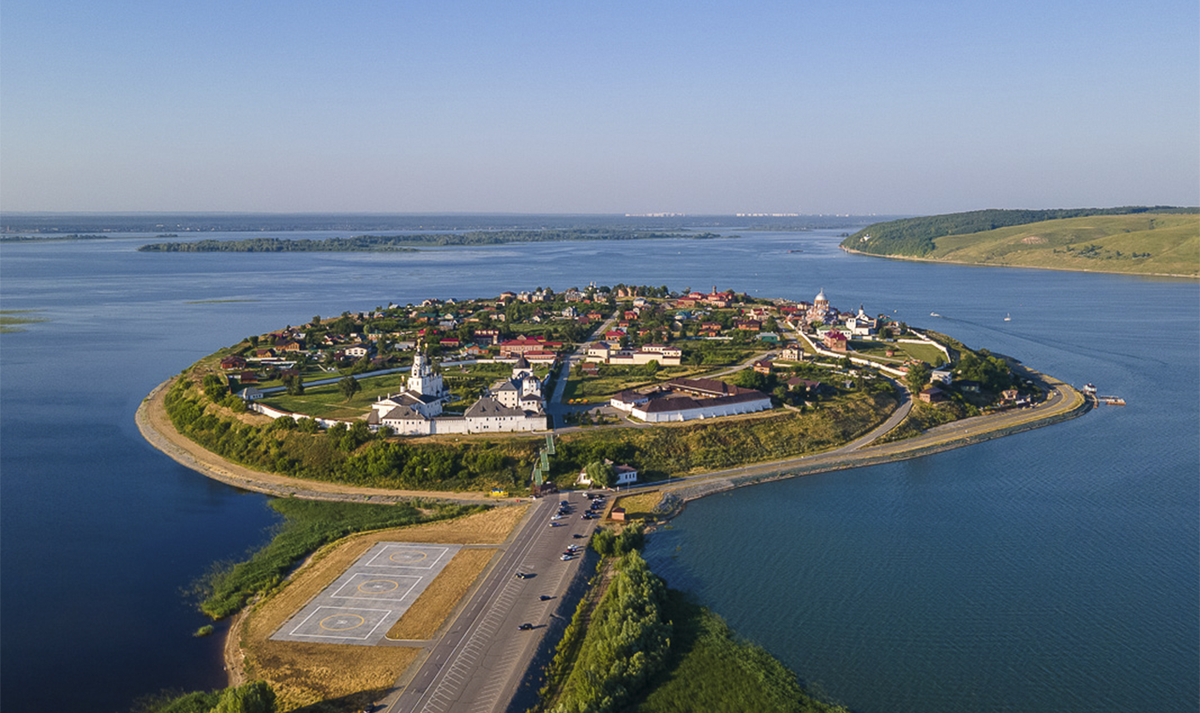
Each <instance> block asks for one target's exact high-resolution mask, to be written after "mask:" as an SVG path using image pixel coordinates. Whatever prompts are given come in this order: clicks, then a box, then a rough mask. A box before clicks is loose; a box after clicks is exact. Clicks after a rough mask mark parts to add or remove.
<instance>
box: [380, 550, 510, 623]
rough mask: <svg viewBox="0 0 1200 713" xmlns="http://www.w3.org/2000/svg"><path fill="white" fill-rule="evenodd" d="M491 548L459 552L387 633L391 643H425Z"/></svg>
mask: <svg viewBox="0 0 1200 713" xmlns="http://www.w3.org/2000/svg"><path fill="white" fill-rule="evenodd" d="M494 554H496V549H495V548H494V547H488V548H485V549H470V550H459V551H458V554H456V555H454V558H453V559H452V560H450V562H449V564H447V565H446V568H445V569H443V570H442V571H441V573H440V574H438V576H437V577H436V578H435V579H434V580H433V582H431V583H430V585H429V588H428V589H426V590H425V591H424V592H423V593H422V594H421V596H420V597H419V598H418V599H417V601H416V602H414V603H413V605H412V606H411V607H409V609H408V611H406V612H404V616H402V617H400V621H397V622H396V623H395V624H394V625H393V626H392V628H391V629H390V630H389V631H388V633H387V638H389V639H392V640H395V641H406V640H412V639H416V640H425V639H428V638H430V637H432V636H433V635H434V634H436V633H437V630H438V627H440V626H441V625H442V622H443V621H445V620H446V617H448V616H450V612H451V611H453V610H454V607H455V605H457V604H458V601H459V600H460V599H462V598H463V595H464V594H466V593H467V590H469V589H470V588H471V585H472V584H474V583H475V579H476V578H477V577H479V574H480V573H481V572H483V570H484V568H485V567H487V563H488V562H490V561H491V559H492V555H494Z"/></svg>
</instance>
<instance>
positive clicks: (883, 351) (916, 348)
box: [851, 339, 946, 366]
mask: <svg viewBox="0 0 1200 713" xmlns="http://www.w3.org/2000/svg"><path fill="white" fill-rule="evenodd" d="M851 347H853V348H854V350H855V351H857V352H858V353H859V354H861V355H863V356H866V357H878V358H879V361H881V362H885V363H896V364H900V363H903V362H904V360H905V359H920V360H921V361H923V362H925V363H926V364H932V365H933V366H937V365H939V364H943V363H945V361H946V357H945V356H944V355H943V354H942V352H941V350H940V349H938V348H937V347H934V346H931V345H929V344H908V343H906V342H895V343H892V342H876V341H859V340H857V339H855V340H853V341H852V342H851ZM888 349H891V350H892V351H893V352H895V356H893V357H891V358H888V356H887V350H888Z"/></svg>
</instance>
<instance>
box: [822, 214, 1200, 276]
mask: <svg viewBox="0 0 1200 713" xmlns="http://www.w3.org/2000/svg"><path fill="white" fill-rule="evenodd" d="M1064 212H1068V211H976V212H974V213H960V214H953V215H946V216H932V217H929V218H912V219H905V220H899V221H892V222H890V223H882V224H877V225H872V226H870V227H868V228H865V229H863V230H862V231H860V232H859V233H856V234H855V235H853V236H851V237H850V238H847V239H846V240H845V241H843V243H842V245H843V246H844V247H846V248H848V249H851V250H854V251H857V252H863V253H867V254H871V255H881V256H888V257H910V258H918V259H922V260H935V261H947V262H956V263H965V264H972V265H1001V266H1011V267H1034V268H1046V269H1055V270H1081V271H1098V272H1120V273H1132V274H1142V275H1164V276H1178V277H1200V214H1198V213H1197V212H1196V211H1195V209H1173V210H1171V211H1169V212H1168V211H1163V212H1157V211H1155V210H1153V209H1144V210H1138V211H1137V212H1128V213H1123V214H1122V213H1116V214H1114V211H1106V212H1103V214H1101V212H1096V213H1095V214H1091V215H1079V216H1075V217H1061V218H1053V217H1051V218H1050V219H1044V217H1050V216H1053V215H1054V214H1056V213H1064ZM1074 212H1086V211H1074ZM1068 213H1069V212H1068ZM1013 214H1016V215H1013ZM1026 214H1028V215H1026ZM997 224H998V225H997ZM993 225H996V226H997V227H990V226H993Z"/></svg>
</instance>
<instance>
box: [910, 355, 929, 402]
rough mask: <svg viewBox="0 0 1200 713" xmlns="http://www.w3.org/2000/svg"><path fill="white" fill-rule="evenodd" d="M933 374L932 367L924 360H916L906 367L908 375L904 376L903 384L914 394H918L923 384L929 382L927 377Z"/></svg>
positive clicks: (923, 386)
mask: <svg viewBox="0 0 1200 713" xmlns="http://www.w3.org/2000/svg"><path fill="white" fill-rule="evenodd" d="M932 374H933V369H931V368H930V367H929V365H928V364H926V363H925V362H923V361H922V362H917V363H916V364H913V365H912V366H910V367H908V375H907V376H905V377H904V385H905V386H907V387H908V390H909V391H911V392H913V393H914V394H918V393H920V392H921V390H922V389H924V388H925V385H926V384H928V383H929V377H930V375H932Z"/></svg>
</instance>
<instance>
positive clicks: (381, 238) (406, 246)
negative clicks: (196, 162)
mask: <svg viewBox="0 0 1200 713" xmlns="http://www.w3.org/2000/svg"><path fill="white" fill-rule="evenodd" d="M719 237H722V236H720V235H717V234H716V233H693V232H686V231H673V232H661V231H651V230H625V229H611V228H568V229H560V230H471V231H467V232H464V233H414V234H411V235H356V236H354V237H350V238H325V239H322V240H312V239H309V238H299V239H295V240H292V239H287V238H246V239H243V240H197V241H193V242H175V243H149V244H146V245H142V246H141V247H139V248H138V252H187V253H200V252H239V253H264V252H269V253H280V252H383V251H386V252H415V251H416V249H417V248H418V247H439V248H440V247H453V246H460V245H503V244H505V243H540V242H561V241H564V240H653V239H665V238H688V239H690V240H708V239H713V238H719Z"/></svg>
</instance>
